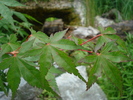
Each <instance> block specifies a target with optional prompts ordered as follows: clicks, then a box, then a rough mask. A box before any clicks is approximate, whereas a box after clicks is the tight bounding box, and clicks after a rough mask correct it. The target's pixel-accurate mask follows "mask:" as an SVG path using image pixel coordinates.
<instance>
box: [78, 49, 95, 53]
mask: <svg viewBox="0 0 133 100" xmlns="http://www.w3.org/2000/svg"><path fill="white" fill-rule="evenodd" d="M78 50H80V51H85V52H89V53H93V52H92V51H88V50H82V49H78Z"/></svg>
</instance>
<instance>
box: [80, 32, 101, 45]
mask: <svg viewBox="0 0 133 100" xmlns="http://www.w3.org/2000/svg"><path fill="white" fill-rule="evenodd" d="M102 35H103V34H99V35H97V36H95V37H93V38H91V39H89V40H87V41H85V42H83V43H82V44H80V45H84V44H86V43H87V42H89V41H92V40H94V39H95V38H97V37H99V36H102Z"/></svg>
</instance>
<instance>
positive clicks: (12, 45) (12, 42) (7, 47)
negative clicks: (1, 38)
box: [0, 34, 20, 57]
mask: <svg viewBox="0 0 133 100" xmlns="http://www.w3.org/2000/svg"><path fill="white" fill-rule="evenodd" d="M16 40H17V38H16V35H15V34H12V35H10V38H9V42H8V43H6V44H3V45H2V46H1V51H0V57H1V56H2V55H3V54H5V53H8V52H12V51H15V50H17V49H18V48H19V47H20V44H19V43H17V42H16Z"/></svg>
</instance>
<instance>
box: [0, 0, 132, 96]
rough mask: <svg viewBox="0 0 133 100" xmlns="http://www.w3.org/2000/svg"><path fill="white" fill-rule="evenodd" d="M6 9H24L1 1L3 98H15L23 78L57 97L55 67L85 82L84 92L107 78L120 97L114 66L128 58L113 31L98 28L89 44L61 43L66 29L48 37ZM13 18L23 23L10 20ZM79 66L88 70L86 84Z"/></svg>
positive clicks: (71, 39) (118, 74) (120, 82)
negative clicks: (10, 96)
mask: <svg viewBox="0 0 133 100" xmlns="http://www.w3.org/2000/svg"><path fill="white" fill-rule="evenodd" d="M12 4H13V5H12ZM9 6H10V7H13V6H24V5H22V4H20V3H18V2H16V1H14V0H11V1H9V0H0V90H1V91H4V93H5V94H6V95H8V91H9V89H11V91H12V98H13V97H14V96H15V94H16V91H17V89H18V86H19V84H20V81H21V77H23V78H24V80H25V81H27V83H29V84H30V85H32V86H36V87H37V88H41V89H45V90H47V91H49V92H51V93H53V94H55V95H57V96H58V94H57V93H56V92H55V91H54V89H55V88H56V89H57V86H56V82H55V76H54V74H55V72H58V71H57V70H58V69H56V68H55V67H54V63H56V65H58V66H59V67H60V68H62V69H64V71H66V72H68V73H73V74H74V75H76V76H78V77H79V78H80V79H81V80H82V81H84V82H85V83H86V86H87V87H86V90H88V89H89V88H90V87H91V86H92V84H93V83H95V82H97V81H98V80H99V78H101V77H106V79H107V81H109V82H110V83H112V84H113V86H114V87H115V88H116V89H117V90H118V91H119V94H120V96H122V95H123V78H122V76H121V73H122V72H121V71H120V68H119V67H118V66H117V63H120V62H126V61H130V59H131V57H130V54H129V53H128V48H127V47H126V46H127V45H126V42H125V41H123V40H122V39H121V38H120V37H119V36H117V35H116V34H115V31H114V30H113V29H112V28H110V27H108V28H106V29H102V28H99V30H100V32H101V34H99V35H97V36H96V37H93V38H91V39H89V40H85V39H79V38H76V37H74V36H71V37H69V39H64V38H63V37H64V35H65V33H66V32H67V29H66V30H64V31H61V32H57V33H55V34H54V35H51V36H50V37H48V36H47V35H46V34H45V33H43V32H40V31H38V32H36V31H35V30H34V29H32V27H31V26H32V25H31V24H30V23H29V22H28V21H27V18H30V19H32V20H34V21H36V20H35V19H34V18H32V17H29V16H28V15H25V14H22V13H19V12H16V11H14V10H12V9H11V8H8V7H9ZM5 12H6V13H5ZM13 15H15V16H17V17H18V18H19V19H21V20H22V21H21V22H18V21H17V20H15V19H13ZM25 29H26V30H29V33H30V34H28V33H27V32H26V31H25ZM94 40H95V41H94ZM78 65H87V66H90V67H89V68H88V77H89V78H88V81H86V80H85V79H84V78H83V77H82V76H81V75H80V74H79V73H78V70H77V69H76V66H78Z"/></svg>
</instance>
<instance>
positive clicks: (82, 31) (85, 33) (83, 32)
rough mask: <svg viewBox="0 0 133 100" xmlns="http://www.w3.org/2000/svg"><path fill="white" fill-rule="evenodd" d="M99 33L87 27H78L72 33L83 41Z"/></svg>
mask: <svg viewBox="0 0 133 100" xmlns="http://www.w3.org/2000/svg"><path fill="white" fill-rule="evenodd" d="M98 33H100V32H99V30H97V29H95V28H93V27H91V26H89V27H78V28H76V29H75V30H74V31H73V34H74V35H75V36H77V37H79V38H82V39H85V38H87V37H94V36H96V35H97V34H98Z"/></svg>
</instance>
